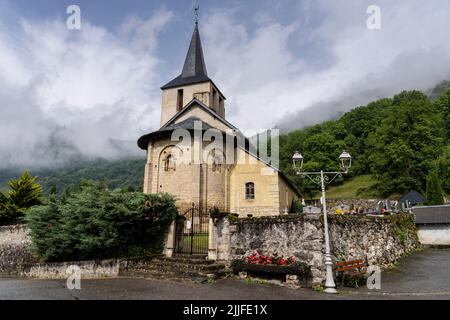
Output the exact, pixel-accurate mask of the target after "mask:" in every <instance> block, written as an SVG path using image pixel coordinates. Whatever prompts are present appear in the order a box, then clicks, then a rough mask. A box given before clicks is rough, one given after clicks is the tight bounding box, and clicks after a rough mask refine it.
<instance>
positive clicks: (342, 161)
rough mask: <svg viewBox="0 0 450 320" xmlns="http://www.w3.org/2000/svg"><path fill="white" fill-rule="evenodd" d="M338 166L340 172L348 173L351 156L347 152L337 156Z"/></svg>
mask: <svg viewBox="0 0 450 320" xmlns="http://www.w3.org/2000/svg"><path fill="white" fill-rule="evenodd" d="M339 165H340V167H341V170H342V171H344V172H345V173H347V172H348V169H350V168H351V166H352V156H351V155H350V153H348V152H347V151H345V150H344V151H343V152H342V153H341V155H340V156H339Z"/></svg>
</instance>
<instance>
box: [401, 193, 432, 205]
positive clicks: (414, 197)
mask: <svg viewBox="0 0 450 320" xmlns="http://www.w3.org/2000/svg"><path fill="white" fill-rule="evenodd" d="M406 201H409V202H410V203H411V204H417V203H426V202H427V201H428V200H427V199H426V198H425V197H424V196H423V195H421V194H420V193H419V192H417V191H416V190H411V191H409V192H408V193H407V194H405V195H403V196H402V197H401V198H400V200H399V202H400V203H406Z"/></svg>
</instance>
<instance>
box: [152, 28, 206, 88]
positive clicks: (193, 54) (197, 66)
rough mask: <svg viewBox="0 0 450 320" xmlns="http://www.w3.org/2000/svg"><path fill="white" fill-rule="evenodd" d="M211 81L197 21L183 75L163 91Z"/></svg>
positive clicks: (166, 85)
mask: <svg viewBox="0 0 450 320" xmlns="http://www.w3.org/2000/svg"><path fill="white" fill-rule="evenodd" d="M204 81H211V79H209V77H208V72H207V71H206V64H205V58H204V57H203V49H202V42H201V40H200V32H199V31H198V21H197V20H196V21H195V28H194V33H193V34H192V38H191V43H190V45H189V49H188V52H187V55H186V60H185V61H184V66H183V71H182V73H181V74H180V75H179V76H178V77H176V78H175V79H173V80H172V81H170V82H169V83H167V84H165V85H164V86H162V87H161V89H168V88H173V87H177V86H181V85H187V84H192V83H199V82H204Z"/></svg>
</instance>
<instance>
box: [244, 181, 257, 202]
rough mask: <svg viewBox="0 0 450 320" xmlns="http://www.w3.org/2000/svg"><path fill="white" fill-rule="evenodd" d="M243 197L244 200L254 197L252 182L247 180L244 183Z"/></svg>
mask: <svg viewBox="0 0 450 320" xmlns="http://www.w3.org/2000/svg"><path fill="white" fill-rule="evenodd" d="M245 199H246V200H253V199H255V184H254V183H253V182H247V183H246V184H245Z"/></svg>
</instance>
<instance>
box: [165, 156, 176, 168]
mask: <svg viewBox="0 0 450 320" xmlns="http://www.w3.org/2000/svg"><path fill="white" fill-rule="evenodd" d="M171 170H172V171H175V170H176V162H175V158H174V156H173V155H171V154H169V155H168V156H167V158H166V161H165V163H164V171H171Z"/></svg>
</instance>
